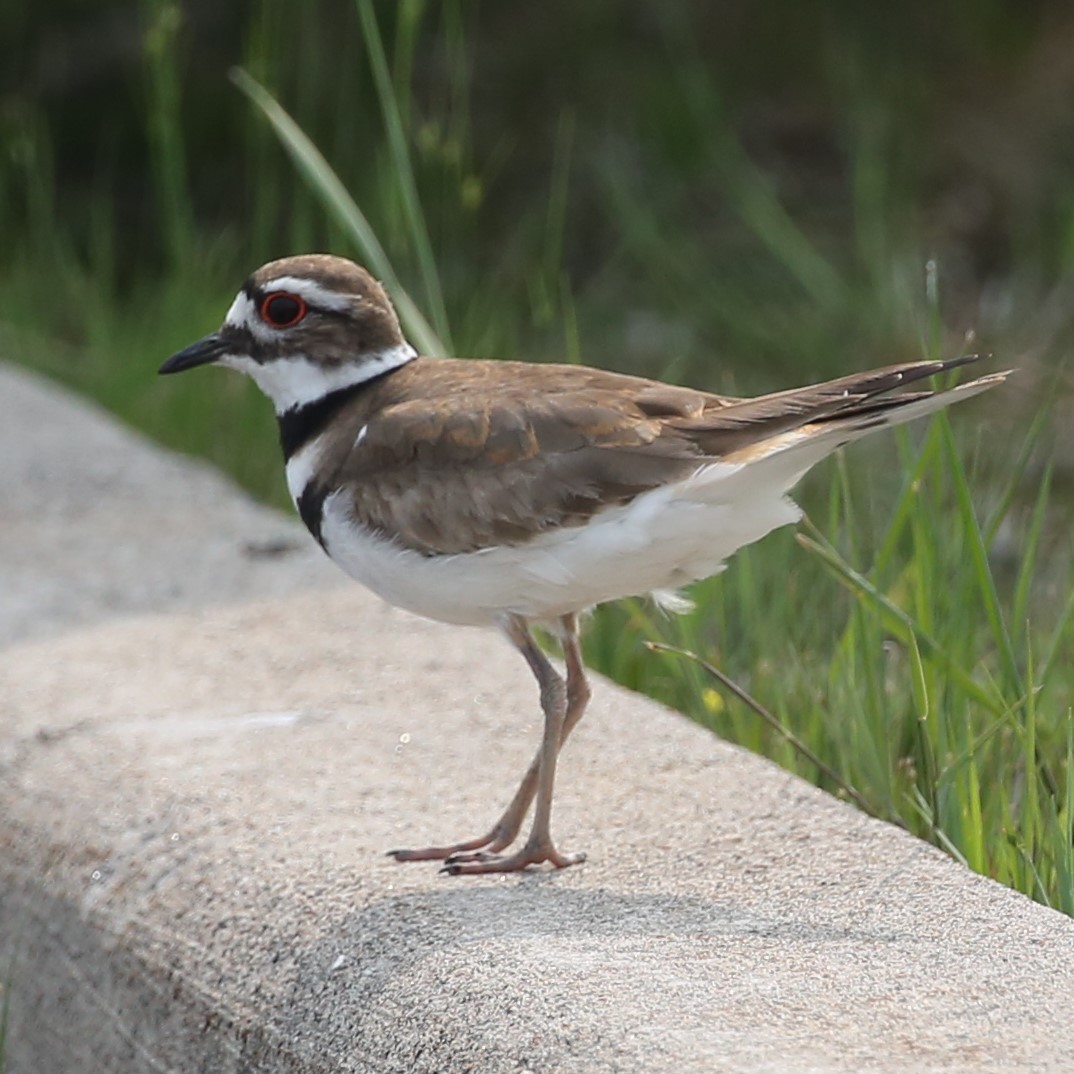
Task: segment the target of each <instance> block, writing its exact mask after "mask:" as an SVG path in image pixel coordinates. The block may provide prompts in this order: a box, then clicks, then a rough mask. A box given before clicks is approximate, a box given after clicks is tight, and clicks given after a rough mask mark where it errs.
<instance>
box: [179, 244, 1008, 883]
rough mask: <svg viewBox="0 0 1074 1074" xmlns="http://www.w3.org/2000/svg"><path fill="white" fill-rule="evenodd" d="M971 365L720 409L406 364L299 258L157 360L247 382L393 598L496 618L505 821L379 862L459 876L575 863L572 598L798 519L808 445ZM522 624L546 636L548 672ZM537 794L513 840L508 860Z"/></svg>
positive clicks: (526, 370) (378, 329)
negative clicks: (508, 652) (525, 697)
mask: <svg viewBox="0 0 1074 1074" xmlns="http://www.w3.org/2000/svg"><path fill="white" fill-rule="evenodd" d="M974 360H975V356H974V357H959V358H953V359H950V360H947V361H920V362H910V363H907V364H903V365H893V366H888V367H886V368H883V369H874V370H870V371H869V372H865V373H855V374H852V375H851V376H847V377H841V378H839V379H838V380H831V381H827V382H825V383H822V384H815V385H811V386H809V387H805V388H796V389H792V390H790V391H783V392H777V393H775V394H772V395H765V396H761V397H758V398H755V399H736V398H728V397H724V396H718V395H711V394H709V393H707V392H701V391H695V390H693V389H690V388H682V387H675V386H672V385H668V384H662V383H660V382H657V381H652V380H644V379H642V378H639V377H633V376H626V375H623V374H620V373H612V372H606V371H603V370H599V369H589V368H585V367H582V366H569V365H531V364H526V363H521V362H509V361H482V360H459V359H452V358H436V359H434V358H424V357H419V356H418V354H417V353H416V351H415V350H414V348H413V347H411V346H410V345H409V344H408V343H407V342H406V340H405V339H404V338H403V334H402V330H401V329H400V326H399V321H398V318H397V317H396V315H395V311H394V309H393V307H392V304H391V302H390V301H389V299H388V296H387V294H386V293H385V291H384V289H383V288H382V287H381V286H380V284H379V283H377V281H376V280H374V279H373V277H372V276H370V274H369V273H368V272H366V271H365V270H364V269H362V268H360V267H359V266H358V265H355V264H353V263H352V262H350V261H346V260H344V259H342V258H338V257H331V256H328V255H307V256H302V257H289V258H284V259H283V260H279V261H273V262H270V263H269V264H267V265H264V266H262V267H261V268H260V269H258V270H257V271H256V272H255V273H254V274H253V275H252V276H251V277H250V278H249V279H248V280H247V281H246V283H245V284H244V285H243V287H242V290H241V291H239V293H238V296H237V297H236V299H235V301H234V302H233V303H232V305H231V308H230V309H229V310H228V312H227V316H226V317H225V319H224V323H223V325H222V326H221V327H220V328H219V329H218V330H217V331H216V332H214V333H212V334H211V335H209V336H206V337H205V338H204V339H202V340H199V341H198V342H197V343H194V344H192V345H191V346H189V347H187V348H186V349H185V350H182V351H180V352H179V353H178V354H175V355H173V356H172V357H171V358H169V359H168V360H167V361H166V362H165V363H164V364H163V365H162V366H161V368H160V372H161V373H178V372H180V371H181V370H185V369H192V368H193V367H195V366H200V365H207V364H210V363H212V364H215V365H221V366H225V367H227V368H229V369H237V370H239V371H240V372H242V373H246V374H247V375H248V376H250V377H252V378H253V380H254V381H255V382H256V384H257V385H258V387H259V388H260V389H261V390H262V391H263V392H264V393H265V394H266V395H267V396H268V397H269V398H270V399H271V400H272V402H273V404H274V406H275V408H276V416H277V419H278V422H279V433H280V443H281V445H282V448H283V455H284V460H285V463H286V470H287V486H288V489H289V490H290V493H291V498H292V499H293V500H294V503H295V506H296V507H297V509H298V513H299V514H300V515H301V517H302V520H303V522H305V524H306V526H307V527H308V528H309V530H310V532H311V533H312V534H313V536H314V538H316V540H317V541H318V542H319V543H320V545H321V547H322V548H323V549H324V550H325V552H327V553H328V555H329V556H330V557H331V558H332V559H334V560H335V561H336V562H337V563H338V564H339V565H340V566H341V567H342V568H343V569H344V570H345V571H346V572H347V573H348V574H350V575H352V576H353V577H354V578H356V579H357V580H358V581H360V582H362V583H363V584H364V585H366V586H368V587H369V588H370V589H371V590H373V592H375V593H377V594H379V595H380V596H381V597H383V598H384V599H385V600H387V601H390V602H391V603H392V604H395V605H398V606H399V607H402V608H406V609H408V610H409V611H411V612H416V613H417V614H418V615H423V616H427V617H429V618H431V619H439V620H442V621H443V622H446V623H457V624H462V625H467V626H486V627H498V628H499V629H500V630H501V631H503V633H504V634H505V635H506V636H507V638H508V639H509V640H510V641H511V642H512V644H513V645H514V646H515V647H516V648H517V649H518V650H519V652H520V653H521V654H522V656H523V657H524V658H525V660H526V662H527V663H528V664H529V666H530V669H531V670H532V672H533V674H534V676H535V677H536V679H537V683H538V686H539V689H540V700H541V708H542V710H543V713H544V733H543V737H542V740H541V745H540V748H539V749H538V751H537V755H536V756H535V757H534V759H533V761H532V763H531V764H530V766H529V768H528V770H527V771H526V774H525V776H524V777H523V779H522V782H521V784H520V785H519V788H518V790H517V792H516V793H515V796H514V798H513V799H512V800H511V802H510V804H509V805H508V806H507V809H506V810H505V811H504V813H503V814H502V816H501V817H500V818H499V820H497V821H496V823H495V824H494V825H493V826H492V828H491V829H490V830H489V831H487V832H485V833H484V834H483V835H480V836H478V837H477V838H475V839H467V840H463V841H461V842H457V843H449V844H446V845H443V846H430V847H425V848H423V849H415V850H395V851H391V852H390V853H391V854H392V855H393V856H394V857H395V858H396V859H397V860H399V861H417V860H440V861H442V862H443V863H444V866H443V868H444V870H445V871H446V872H449V873H453V874H459V873H463V874H470V873H490V872H511V871H514V870H520V869H525V868H527V867H529V866H531V865H538V864H541V863H548V864H549V865H550V866H552V867H554V868H563V867H565V866H568V865H574V864H575V863H577V862H580V861H582V860H584V857H585V855H584V854H580V853H575V854H569V853H563V852H561V851H560V850H559V849H557V847H556V846H555V844H554V843H553V841H552V836H551V831H550V818H551V810H552V790H553V784H554V780H555V770H556V758H557V755H558V753H559V750H560V748H561V747H562V746H563V744H564V742H565V741H566V740H567V738H568V736H569V735H570V733H571V732H572V731H573V730H574V728H575V726H576V725H577V723H578V721H579V720H580V719H581V716H582V713H583V712H584V710H585V707H586V703H587V701H588V700H589V694H590V691H589V686H588V684H587V682H586V676H585V669H584V667H583V663H582V654H581V650H580V648H579V641H578V614H579V612H581V611H583V610H584V609H586V608H588V607H591V606H593V605H595V604H600V603H602V602H603V601H609V600H615V599H617V598H620V597H626V596H631V595H634V594H645V593H661V592H666V591H673V590H675V589H676V588H678V587H680V586H683V585H685V584H687V583H689V582H692V581H695V580H696V579H699V578H705V577H707V576H709V575H711V574H715V573H716V572H717V571H719V570H721V569H722V568H723V565H724V562H725V561H726V560H727V558H728V557H729V556H730V555H731V554H732V553H733V552H735V551H736V550H737V549H739V548H742V547H743V546H744V545H747V544H750V543H751V542H753V541H756V540H758V539H759V538H761V537H763V536H764V535H765V534H767V533H769V532H770V531H772V530H774V529H776V528H777V527H778V526H784V525H787V524H788V523H792V522H795V521H796V520H797V519H798V518H799V517H800V511H799V509H798V507H797V506H796V505H795V504H794V503H792V502H791V500H790V499H789V498H788V497H787V492H788V490H789V489H790V488H791V486H793V485H794V484H795V483H796V482H797V481H798V479H799V478H801V477H802V475H803V474H804V473H805V472H806V471H807V470H808V469H809V468H810V467H812V466H813V465H814V464H815V463H817V462H819V461H820V460H821V459H823V458H824V457H825V456H826V455H829V454H831V453H832V452H833V451H835V450H836V449H837V448H839V447H841V446H843V445H844V444H847V443H850V442H851V441H852V440H856V439H858V438H859V437H861V436H864V435H865V434H866V433H869V432H872V431H874V430H876V429H882V428H886V427H888V426H891V425H897V424H900V423H901V422H905V421H909V420H911V419H913V418H917V417H920V416H922V415H924V414H929V413H931V412H932V411H935V410H939V409H940V408H941V407H945V406H947V405H948V404H949V403H953V402H956V401H958V400H961V399H968V398H969V397H970V396H973V395H976V394H977V393H978V392H982V391H984V390H985V389H986V388H990V387H992V386H994V385H996V384H998V383H1000V381H1002V380H1003V379H1004V376H1005V374H1003V373H998V374H992V375H990V376H984V377H980V378H979V379H977V380H972V381H969V382H968V383H964V384H961V385H959V386H958V387H955V388H952V389H950V390H947V391H942V392H931V391H912V392H902V393H900V394H894V395H891V394H888V393H890V392H892V390H893V389H897V388H902V387H903V386H905V385H908V384H911V383H912V382H914V381H919V380H922V379H924V378H926V377H930V376H933V375H934V374H937V373H942V372H943V371H944V370H948V369H952V368H954V367H955V366H960V365H963V364H965V363H968V362H972V361H974ZM532 624H541V625H544V626H546V627H548V628H550V630H551V631H552V632H553V633H554V635H555V636H556V637H557V638H558V639H559V641H560V643H561V644H562V647H563V654H564V662H565V665H566V679H565V681H564V679H563V678H561V676H560V675H559V673H558V672H557V671H556V670H555V668H554V667H553V666H552V664H551V663H550V662H549V660H548V658H547V657H546V656H545V655H544V653H543V652H542V650H541V649H540V647H539V646H538V645H537V643H536V642H535V640H534V637H533V634H532V632H531V626H532ZM535 798H536V806H535V809H534V819H533V825H532V828H531V830H530V833H529V836H528V838H527V840H526V841H525V843H524V844H523V845H522V846H521V847H520V848H519V849H517V850H515V851H514V852H513V853H505V852H506V851H508V848H510V847H511V846H512V844H514V843H515V841H516V840H517V837H518V835H519V832H520V830H521V827H522V824H523V822H524V820H525V818H526V815H527V813H528V812H529V809H530V806H531V804H532V803H533V801H534V799H535Z"/></svg>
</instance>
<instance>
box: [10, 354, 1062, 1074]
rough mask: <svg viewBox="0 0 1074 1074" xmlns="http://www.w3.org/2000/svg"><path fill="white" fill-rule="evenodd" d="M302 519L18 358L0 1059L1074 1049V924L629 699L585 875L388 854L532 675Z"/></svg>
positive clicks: (497, 766)
mask: <svg viewBox="0 0 1074 1074" xmlns="http://www.w3.org/2000/svg"><path fill="white" fill-rule="evenodd" d="M207 390H211V386H210V387H208V388H207ZM28 445H29V446H28ZM91 446H92V450H90V447H91ZM30 447H34V448H37V447H40V448H41V449H42V450H44V451H45V452H46V460H47V461H46V462H44V463H42V462H41V461H40V460H39V458H38V457H37V456H36V455H35V453H34V452H32V451H31V450H30ZM65 530H66V531H67V532H65ZM296 534H298V530H297V527H295V526H294V525H293V524H292V523H290V522H289V521H288V520H286V519H282V518H280V517H278V516H276V515H273V514H271V513H269V512H266V511H264V510H263V509H261V508H259V507H257V506H256V505H254V504H251V503H250V502H249V501H248V500H247V499H245V498H244V497H242V496H241V495H239V494H238V493H236V492H235V491H234V490H233V489H232V488H230V487H229V486H228V485H227V484H226V483H225V482H223V481H222V480H221V479H220V478H218V477H216V476H214V475H212V474H210V473H207V472H206V471H205V470H204V469H203V468H201V467H199V466H196V465H194V464H190V463H188V462H182V461H178V460H176V459H174V458H170V457H168V456H167V455H164V454H163V453H161V452H160V451H159V450H157V449H155V448H152V447H150V446H148V445H146V444H144V443H142V442H141V441H139V440H137V439H136V438H134V437H132V436H131V435H130V434H128V433H124V432H122V431H121V430H118V429H115V428H113V427H111V426H110V424H109V423H107V422H106V421H104V420H102V418H101V417H100V416H99V415H97V414H95V413H93V412H92V411H89V410H88V409H87V408H85V407H84V406H83V405H82V404H78V403H72V402H71V401H70V400H69V399H67V398H65V397H64V396H63V394H62V393H60V392H59V391H57V390H56V389H55V388H52V387H50V386H47V385H44V384H41V383H36V382H34V381H32V380H30V379H29V378H26V377H25V376H24V375H21V374H14V373H12V372H11V371H10V370H4V369H2V368H0V594H2V597H0V623H2V625H3V630H4V637H5V638H6V640H7V646H6V648H5V649H3V650H2V651H0V980H3V981H5V982H6V983H7V987H8V989H9V995H10V1003H11V1014H10V1027H9V1039H8V1042H7V1047H6V1055H5V1059H6V1063H7V1066H6V1067H5V1071H6V1072H7V1074H31V1072H32V1074H51V1072H64V1074H66V1072H77V1071H93V1072H102V1071H123V1072H128V1071H136V1072H141V1071H147V1072H157V1071H177V1072H179V1071H181V1072H190V1071H213V1072H232V1071H234V1072H240V1071H241V1072H246V1071H259V1072H260V1071H267V1072H276V1071H288V1072H291V1071H294V1072H299V1071H301V1072H310V1074H313V1072H317V1074H320V1072H326V1071H376V1072H380V1071H393V1072H394V1071H398V1072H404V1071H405V1072H434V1071H474V1072H497V1074H498V1072H501V1071H502V1072H507V1071H512V1072H521V1071H532V1072H539V1074H548V1072H613V1071H616V1072H618V1071H624V1072H635V1071H638V1072H640V1071H646V1072H649V1071H674V1072H684V1074H688V1072H695V1071H696V1072H702V1071H704V1072H712V1071H743V1072H746V1071H750V1072H769V1071H770V1072H806V1071H818V1072H819V1071H900V1072H905V1071H922V1072H924V1071H1051V1070H1055V1071H1062V1070H1072V1071H1074V1018H1072V1017H1071V1015H1072V1004H1074V1001H1072V999H1071V997H1072V996H1074V922H1072V921H1071V920H1069V919H1067V918H1065V917H1062V916H1061V915H1059V914H1056V913H1053V912H1051V911H1048V910H1046V909H1044V908H1043V907H1040V906H1037V905H1035V904H1033V903H1031V902H1029V901H1028V900H1027V899H1024V898H1022V897H1021V896H1019V895H1016V894H1014V893H1012V892H1009V891H1007V890H1005V889H1003V888H1001V887H999V886H997V885H995V884H993V883H991V882H989V881H987V880H984V879H981V878H979V877H975V876H973V875H971V874H969V873H967V872H966V871H964V870H963V869H961V868H959V867H958V866H957V865H955V864H954V863H953V862H952V861H950V860H949V859H947V858H946V857H944V856H943V855H942V854H940V853H939V852H937V851H935V850H933V849H931V848H929V847H927V846H925V845H924V844H922V843H920V842H918V841H916V840H914V839H912V838H910V837H908V836H906V835H905V834H903V833H901V832H899V831H898V830H896V829H893V828H891V827H889V826H887V825H883V824H880V823H877V822H875V821H872V820H869V819H868V818H866V817H864V816H862V815H860V814H858V813H857V812H855V811H854V810H852V809H850V808H848V807H846V806H844V805H842V804H840V803H838V802H836V801H835V800H833V799H832V798H830V797H828V796H826V795H824V794H822V793H820V792H818V791H816V790H814V789H812V788H810V787H808V786H807V785H805V784H803V783H802V782H801V781H799V780H797V779H795V778H793V777H790V776H788V775H786V774H785V773H783V772H781V771H780V770H779V769H778V768H776V767H774V766H773V765H771V764H769V763H767V762H765V761H763V760H760V759H757V758H755V757H752V756H750V755H748V754H745V753H743V752H742V751H740V750H737V749H734V748H732V747H730V746H728V745H726V744H724V743H722V742H720V741H718V740H716V739H715V738H713V737H712V736H710V735H708V734H707V733H705V732H703V731H701V730H700V729H698V728H696V727H694V726H693V725H691V724H690V723H689V722H688V721H686V720H684V719H682V718H681V717H678V716H676V715H675V714H673V713H670V712H668V711H666V710H664V709H662V708H660V707H659V706H657V705H655V704H653V703H651V702H649V701H646V700H644V699H642V698H639V697H637V696H634V695H631V694H629V693H626V692H624V691H622V690H619V689H617V688H615V687H613V686H612V685H610V684H606V683H603V682H599V683H598V684H597V690H596V696H595V699H594V703H593V708H592V712H591V714H590V715H589V716H588V717H587V720H586V721H585V722H584V723H583V724H582V725H581V727H580V729H579V731H578V734H577V736H576V738H575V739H572V742H571V746H570V749H569V750H568V751H567V753H566V755H565V758H564V763H563V768H562V779H561V784H560V788H561V790H560V794H559V797H558V807H557V814H556V817H555V830H556V831H557V833H558V835H559V837H560V839H561V841H562V845H563V847H564V849H581V848H584V849H587V850H588V851H589V852H590V860H589V862H588V863H586V864H585V865H583V866H580V867H577V868H574V869H571V870H568V871H566V872H564V873H561V874H557V875H554V876H549V875H531V876H524V877H512V878H492V879H486V878H481V879H473V878H446V877H440V876H438V875H437V873H436V871H435V866H431V865H429V866H427V865H405V866H403V865H397V864H395V863H394V862H392V861H390V860H388V859H386V858H385V857H384V856H383V851H384V850H386V849H387V848H389V847H392V846H396V845H399V844H400V843H404V844H405V843H407V842H410V841H425V840H427V839H434V838H435V839H440V838H446V837H454V836H463V835H468V834H471V833H475V832H476V830H477V829H478V828H483V827H484V826H486V825H487V823H488V822H489V820H490V819H491V818H492V815H493V814H494V812H495V811H496V809H497V808H498V807H499V806H500V805H501V804H502V800H503V799H504V798H505V797H506V795H507V794H508V793H509V791H510V789H512V788H513V785H514V781H515V779H516V778H517V775H518V772H519V771H520V770H521V768H522V767H523V766H524V764H525V762H526V760H527V759H528V757H529V755H530V753H531V751H532V748H533V746H534V743H535V741H536V738H537V734H538V730H539V728H538V720H537V718H536V703H535V697H534V689H533V684H532V683H531V682H530V680H529V675H528V672H527V671H526V669H525V668H524V667H523V666H522V664H521V661H520V660H519V659H518V658H517V656H516V655H515V654H513V653H512V652H510V651H509V650H508V648H507V646H506V645H505V644H503V643H500V642H499V641H498V640H496V639H493V638H490V637H489V636H487V635H484V634H481V633H479V632H474V631H467V630H462V629H451V628H446V627H441V626H438V625H435V624H431V623H426V622H423V621H420V620H416V619H414V618H412V617H409V616H407V615H405V614H403V613H401V612H396V611H394V610H392V609H389V608H386V607H384V606H383V605H381V604H379V603H378V602H377V601H376V600H375V599H373V598H371V597H370V596H368V595H367V594H365V593H364V592H363V591H362V590H360V589H359V588H358V587H357V586H354V585H352V584H349V583H347V582H346V580H345V579H343V580H338V579H336V577H335V576H334V574H333V573H332V572H331V570H330V569H329V567H328V565H325V564H321V563H320V562H319V561H318V560H317V559H316V558H311V557H309V556H307V554H306V553H305V552H294V553H290V554H284V555H280V556H277V557H270V558H265V557H261V556H254V557H253V558H251V557H250V555H249V554H248V552H247V551H245V550H246V549H247V548H248V546H249V545H250V544H251V542H252V543H254V544H255V545H256V544H257V542H259V541H264V540H266V539H267V538H268V537H269V536H270V535H271V537H272V539H273V540H274V541H283V542H284V543H286V542H287V541H289V540H290V538H292V537H294V536H295V535H296ZM117 548H118V549H119V551H116V549H117ZM322 568H323V569H322ZM311 589H312V591H311ZM256 596H260V597H261V598H267V599H261V600H260V601H257V602H250V601H251V600H252V598H254V597H256ZM153 610H155V612H154V611H153Z"/></svg>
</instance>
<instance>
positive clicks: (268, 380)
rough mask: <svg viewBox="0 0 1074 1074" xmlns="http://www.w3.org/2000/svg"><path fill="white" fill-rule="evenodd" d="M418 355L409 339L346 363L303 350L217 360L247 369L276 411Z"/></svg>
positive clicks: (317, 397) (349, 385) (350, 384)
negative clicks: (267, 357)
mask: <svg viewBox="0 0 1074 1074" xmlns="http://www.w3.org/2000/svg"><path fill="white" fill-rule="evenodd" d="M417 356H418V352H417V351H416V350H414V348H413V347H411V346H410V344H409V343H400V344H398V345H397V346H395V347H389V348H388V349H387V350H384V351H378V352H376V353H374V354H363V355H361V356H360V357H356V358H355V360H354V361H353V362H347V363H346V364H344V365H335V366H326V365H323V364H322V363H321V362H315V361H313V360H312V359H310V358H308V357H307V356H306V355H304V354H293V355H289V356H288V357H286V358H276V359H274V360H272V361H268V362H264V363H260V362H255V361H254V360H253V359H252V358H249V357H248V356H246V355H245V354H225V355H224V356H223V357H222V358H219V359H217V362H216V364H217V365H222V366H225V367H226V368H228V369H237V370H238V371H239V372H240V373H245V374H246V375H247V376H248V377H250V378H251V379H252V380H253V381H254V383H255V384H256V385H257V386H258V387H259V388H260V389H261V390H262V391H263V392H264V393H265V395H267V396H268V397H269V398H270V399H271V400H272V405H273V406H274V407H275V408H276V413H277V414H285V413H286V412H287V411H288V410H294V409H295V408H296V407H301V406H306V405H307V404H308V403H316V402H317V401H318V400H320V399H323V398H324V397H325V396H326V395H328V394H330V393H331V392H334V391H338V390H339V389H340V388H352V387H354V386H355V385H358V384H363V383H365V381H367V380H372V379H373V378H374V377H378V376H380V374H381V373H387V372H388V371H389V370H391V369H398V368H399V366H401V365H406V363H407V362H409V361H412V360H413V359H414V358H416V357H417Z"/></svg>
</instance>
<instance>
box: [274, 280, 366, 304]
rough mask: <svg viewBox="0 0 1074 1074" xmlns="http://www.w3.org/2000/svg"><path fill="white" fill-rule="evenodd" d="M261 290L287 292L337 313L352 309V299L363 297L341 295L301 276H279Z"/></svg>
mask: <svg viewBox="0 0 1074 1074" xmlns="http://www.w3.org/2000/svg"><path fill="white" fill-rule="evenodd" d="M261 290H262V291H264V292H265V294H272V293H273V292H275V291H286V292H287V293H288V294H292V295H298V296H299V297H300V298H304V299H305V300H306V301H307V302H308V303H309V304H310V305H311V306H317V307H319V308H320V309H323V310H336V311H337V312H342V311H343V310H347V309H350V307H351V301H352V299H354V298H361V297H363V296H361V295H351V296H348V295H341V294H340V293H339V292H338V291H333V290H332V289H331V288H329V287H323V286H322V285H321V284H319V283H317V281H316V280H306V279H303V278H302V277H301V276H277V277H276V279H274V280H269V282H268V283H266V284H264V285H263V286H262V287H261Z"/></svg>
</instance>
